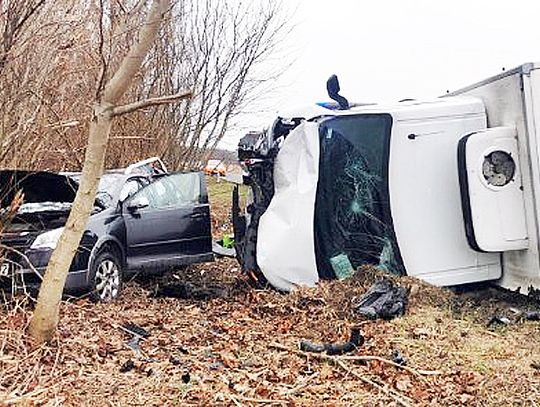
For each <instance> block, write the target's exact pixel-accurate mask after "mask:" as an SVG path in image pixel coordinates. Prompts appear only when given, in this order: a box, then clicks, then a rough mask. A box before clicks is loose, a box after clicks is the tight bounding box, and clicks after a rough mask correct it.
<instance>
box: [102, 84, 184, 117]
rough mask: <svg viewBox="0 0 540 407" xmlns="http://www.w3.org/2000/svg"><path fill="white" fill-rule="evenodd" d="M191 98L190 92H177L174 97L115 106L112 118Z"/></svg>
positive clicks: (162, 97)
mask: <svg viewBox="0 0 540 407" xmlns="http://www.w3.org/2000/svg"><path fill="white" fill-rule="evenodd" d="M191 96H192V92H191V91H190V90H185V91H182V92H179V93H177V94H175V95H168V96H160V97H157V98H150V99H146V100H140V101H138V102H133V103H129V104H127V105H122V106H117V107H115V108H114V109H113V110H112V116H113V117H115V116H120V115H123V114H126V113H131V112H134V111H135V110H139V109H144V108H145V107H149V106H157V105H165V104H168V103H175V102H178V101H179V100H182V99H189V98H191Z"/></svg>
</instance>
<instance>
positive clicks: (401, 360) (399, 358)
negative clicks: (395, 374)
mask: <svg viewBox="0 0 540 407" xmlns="http://www.w3.org/2000/svg"><path fill="white" fill-rule="evenodd" d="M392 362H394V363H396V364H398V365H401V366H406V365H407V359H405V357H404V356H403V355H402V354H401V352H400V351H399V349H394V351H393V352H392Z"/></svg>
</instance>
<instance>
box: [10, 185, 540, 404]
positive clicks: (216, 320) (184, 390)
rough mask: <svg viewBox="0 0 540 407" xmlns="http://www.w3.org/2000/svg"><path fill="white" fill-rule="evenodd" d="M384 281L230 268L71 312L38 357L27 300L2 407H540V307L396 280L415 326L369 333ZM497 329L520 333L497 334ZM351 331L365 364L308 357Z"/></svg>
mask: <svg viewBox="0 0 540 407" xmlns="http://www.w3.org/2000/svg"><path fill="white" fill-rule="evenodd" d="M210 191H211V201H212V204H213V210H214V214H215V216H214V220H213V227H214V233H215V234H216V236H220V235H221V234H222V233H227V232H229V231H230V224H229V222H228V203H229V196H230V195H229V191H230V186H229V185H228V184H224V183H216V182H214V181H212V182H211V183H210ZM380 277H381V275H380V273H379V272H378V271H376V270H373V269H364V270H361V271H359V272H358V273H357V274H356V276H355V277H353V278H352V279H349V280H346V281H332V282H323V283H321V284H319V285H318V286H317V287H316V288H312V289H302V290H298V291H296V292H294V293H292V294H288V295H285V294H280V293H277V292H275V291H272V290H255V289H253V288H251V287H249V286H248V285H247V283H246V280H245V279H244V277H243V276H242V275H241V273H240V272H239V269H238V265H237V263H236V262H235V261H234V260H232V259H219V260H217V261H216V262H215V263H211V264H204V265H199V266H196V267H190V268H188V269H186V270H180V271H177V272H175V273H173V274H172V275H169V276H166V277H163V278H161V279H146V280H144V281H132V282H129V283H128V284H127V285H126V288H125V291H124V293H123V295H122V297H121V299H120V300H119V301H117V302H115V303H113V304H92V303H90V302H88V301H86V300H84V299H83V300H71V301H66V302H64V303H63V304H62V309H61V315H62V316H61V321H60V324H59V329H58V333H57V335H56V338H55V340H54V341H53V342H52V343H51V344H48V345H44V346H41V347H38V348H34V347H32V345H31V343H30V342H29V341H28V339H27V338H26V337H25V334H24V332H25V328H26V326H27V324H28V318H29V316H30V312H31V305H30V304H28V301H26V300H24V299H20V300H18V301H17V302H12V303H10V304H6V305H4V306H2V307H0V404H1V403H3V404H4V405H37V406H55V405H82V406H105V405H111V406H128V405H129V406H139V405H140V406H143V405H144V406H154V405H155V406H162V405H171V406H173V405H174V406H177V405H186V406H190V405H194V406H195V405H196V406H206V405H227V406H228V405H231V406H265V405H267V406H270V405H284V406H308V405H315V406H358V405H381V406H392V405H394V406H398V405H401V406H416V405H418V406H425V405H430V406H446V405H449V406H455V405H471V406H491V405H493V406H495V405H497V406H498V405H540V322H538V321H530V320H526V319H525V318H523V315H524V314H523V312H525V311H534V310H540V306H539V304H538V303H536V302H533V301H529V300H527V299H526V298H524V297H521V296H516V295H513V294H509V293H506V292H504V291H500V290H497V289H494V288H490V287H480V286H476V287H472V288H469V289H468V290H463V291H464V292H462V293H460V294H456V293H453V292H451V291H449V290H445V289H438V288H435V287H432V286H429V285H427V284H424V283H421V282H419V281H418V280H415V279H413V278H408V277H407V278H401V279H396V282H397V283H398V284H400V285H403V286H405V287H406V288H407V289H408V290H409V307H408V310H407V314H406V315H405V316H404V317H401V318H397V319H394V320H391V321H380V320H378V321H367V320H365V319H363V318H362V317H360V316H359V315H358V314H356V313H355V311H354V304H355V303H356V301H357V299H358V298H359V297H360V296H361V295H362V294H363V293H364V292H365V291H366V290H367V289H368V288H369V286H370V285H371V284H372V283H373V282H374V281H376V280H377V279H379V278H380ZM163 295H167V296H163ZM171 296H175V297H171ZM178 297H184V298H178ZM186 297H187V298H186ZM493 316H498V317H506V318H508V319H509V321H510V322H511V323H510V324H501V323H493V324H490V325H489V326H488V322H489V321H490V320H491V318H492V317H493ZM128 323H132V324H136V325H138V326H140V327H141V328H144V329H145V330H146V331H147V332H148V333H149V336H148V337H147V338H146V339H144V340H142V341H141V343H140V349H141V351H140V352H135V351H134V350H133V349H131V348H130V347H128V346H127V345H126V341H127V340H129V339H130V335H128V334H127V333H126V332H125V331H124V330H123V329H122V328H121V326H122V325H123V324H128ZM352 327H359V328H360V329H361V332H362V335H363V336H364V338H365V342H364V344H363V345H362V346H360V347H359V348H357V349H356V350H355V351H354V352H352V353H349V354H347V355H342V356H328V355H325V354H308V353H304V352H301V351H299V348H298V344H299V342H300V341H301V340H302V339H309V340H311V341H313V342H334V341H340V342H343V341H346V340H347V339H348V337H349V334H350V330H351V328H352ZM396 350H397V351H399V352H400V353H401V354H402V355H403V357H404V358H405V360H406V365H405V366H404V367H403V366H399V365H396V364H395V363H393V362H392V359H393V354H394V353H395V351H396Z"/></svg>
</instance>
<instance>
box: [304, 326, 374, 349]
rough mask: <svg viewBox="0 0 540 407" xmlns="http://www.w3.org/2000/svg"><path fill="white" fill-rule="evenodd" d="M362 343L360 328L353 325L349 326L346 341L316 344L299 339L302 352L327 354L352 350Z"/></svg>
mask: <svg viewBox="0 0 540 407" xmlns="http://www.w3.org/2000/svg"><path fill="white" fill-rule="evenodd" d="M363 343H364V337H363V336H362V334H361V333H360V328H357V327H354V328H351V338H350V339H349V341H348V342H342V343H321V344H318V343H312V342H310V341H306V340H302V341H300V350H301V351H304V352H314V353H321V352H326V353H327V354H329V355H341V354H342V353H348V352H352V351H354V350H355V349H356V348H358V347H360V346H362V345H363Z"/></svg>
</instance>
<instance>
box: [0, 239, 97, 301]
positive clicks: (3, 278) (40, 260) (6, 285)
mask: <svg viewBox="0 0 540 407" xmlns="http://www.w3.org/2000/svg"><path fill="white" fill-rule="evenodd" d="M52 252H53V250H49V249H40V250H31V249H30V250H26V251H25V252H24V256H21V255H19V254H17V253H8V256H7V258H6V259H4V261H3V263H2V265H0V289H1V290H2V291H3V292H8V293H11V294H18V293H30V292H37V291H38V290H39V287H40V285H41V281H42V280H43V275H44V274H45V270H46V268H47V264H48V263H49V260H50V258H51V255H52ZM77 257H80V256H77V255H76V256H75V259H74V261H73V263H72V267H71V269H70V271H69V273H68V275H67V278H66V284H65V286H64V292H76V291H80V290H84V289H86V288H87V287H88V269H87V262H84V261H81V259H80V258H79V259H78V258H77Z"/></svg>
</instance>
